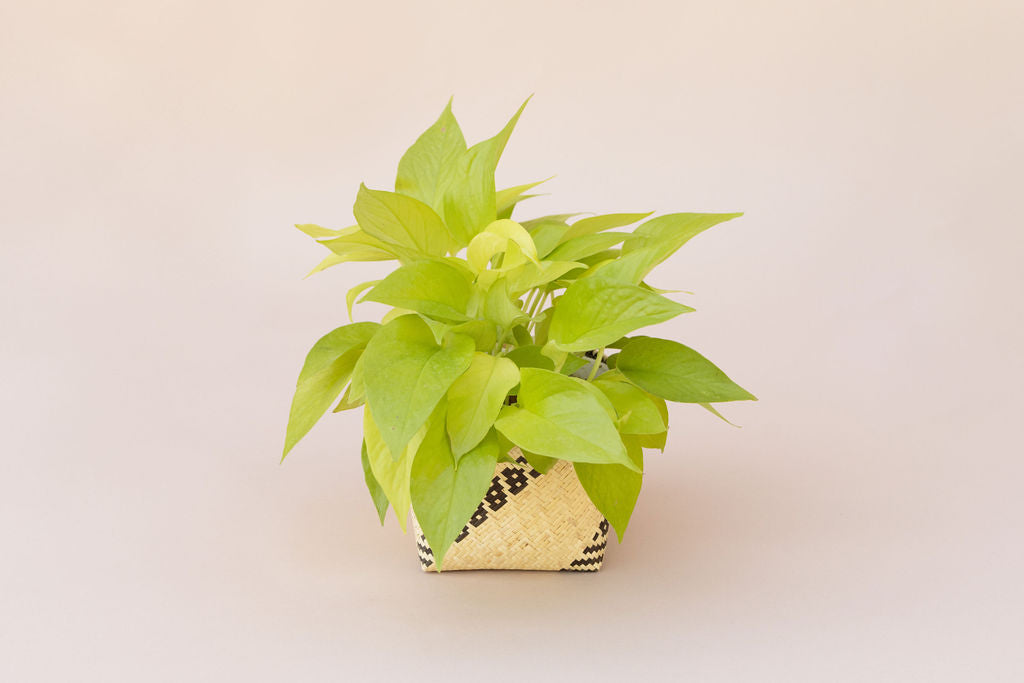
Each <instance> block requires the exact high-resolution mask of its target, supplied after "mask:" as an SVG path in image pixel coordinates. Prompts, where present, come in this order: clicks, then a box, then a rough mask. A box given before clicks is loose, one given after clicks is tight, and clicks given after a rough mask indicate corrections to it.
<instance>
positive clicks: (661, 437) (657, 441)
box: [622, 431, 668, 453]
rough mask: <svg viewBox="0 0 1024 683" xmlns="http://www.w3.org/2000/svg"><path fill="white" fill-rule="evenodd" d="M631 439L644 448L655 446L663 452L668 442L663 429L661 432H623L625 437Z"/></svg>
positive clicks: (666, 434)
mask: <svg viewBox="0 0 1024 683" xmlns="http://www.w3.org/2000/svg"><path fill="white" fill-rule="evenodd" d="M627 437H628V438H631V439H633V440H634V441H635V442H636V443H637V444H639V445H640V446H643V447H644V448H657V449H658V450H659V451H661V452H662V453H664V452H665V444H667V443H668V432H667V431H664V432H662V433H661V434H624V435H623V436H622V438H623V439H625V438H627Z"/></svg>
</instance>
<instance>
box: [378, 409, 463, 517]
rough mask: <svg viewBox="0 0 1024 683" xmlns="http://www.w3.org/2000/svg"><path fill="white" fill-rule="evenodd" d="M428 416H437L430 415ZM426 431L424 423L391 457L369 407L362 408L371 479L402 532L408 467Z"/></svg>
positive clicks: (406, 499)
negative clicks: (386, 500)
mask: <svg viewBox="0 0 1024 683" xmlns="http://www.w3.org/2000/svg"><path fill="white" fill-rule="evenodd" d="M430 419H438V418H437V417H436V415H434V416H432V417H431V418H430ZM440 419H442V420H443V419H444V416H443V415H442V416H441V418H440ZM426 432H427V424H424V425H423V426H422V427H420V429H418V430H417V431H416V434H414V435H413V437H412V439H410V440H409V443H408V444H407V445H406V447H405V448H403V449H402V450H401V451H398V454H399V455H398V456H397V457H395V456H392V454H391V453H392V452H391V451H390V450H389V449H388V445H387V443H385V441H384V436H383V434H381V431H380V428H379V427H378V425H377V423H376V422H375V421H374V419H373V415H372V414H371V412H370V406H366V408H364V409H363V440H364V443H365V444H366V458H367V460H369V462H370V470H371V471H372V473H373V476H374V478H375V479H376V480H377V483H379V484H380V487H381V490H383V491H384V495H386V496H387V498H388V501H389V502H390V503H391V507H392V508H394V510H395V516H396V517H397V518H398V525H399V526H400V527H402V533H405V522H406V518H407V517H408V515H409V505H410V497H409V475H410V472H411V470H412V463H413V458H414V456H415V455H416V451H417V450H419V447H420V443H421V442H422V441H423V438H424V436H425V435H426Z"/></svg>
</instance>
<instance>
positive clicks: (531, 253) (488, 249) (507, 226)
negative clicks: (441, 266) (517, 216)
mask: <svg viewBox="0 0 1024 683" xmlns="http://www.w3.org/2000/svg"><path fill="white" fill-rule="evenodd" d="M514 247H518V249H514ZM498 254H505V258H504V259H503V260H502V266H501V271H502V272H505V271H508V270H511V269H512V268H514V267H516V266H519V265H521V264H523V263H525V262H526V260H529V261H532V262H535V263H536V262H537V247H536V245H534V243H533V238H532V237H530V233H528V232H527V231H526V229H525V228H523V226H521V225H519V224H518V223H516V222H515V221H513V220H509V219H501V220H496V221H494V222H493V223H491V224H490V225H488V226H487V227H486V228H484V230H483V231H482V232H480V233H479V234H478V235H476V236H475V237H473V239H472V240H470V242H469V246H468V247H467V248H466V260H467V261H468V262H469V267H470V269H471V270H472V271H473V272H474V273H477V274H479V273H481V272H483V271H484V270H486V269H487V266H488V264H489V263H490V261H491V259H492V258H494V257H495V256H496V255H498ZM517 257H518V258H517Z"/></svg>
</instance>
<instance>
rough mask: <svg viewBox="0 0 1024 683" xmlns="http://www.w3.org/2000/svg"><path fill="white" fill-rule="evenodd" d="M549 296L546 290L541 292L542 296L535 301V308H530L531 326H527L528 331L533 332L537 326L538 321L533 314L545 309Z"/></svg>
mask: <svg viewBox="0 0 1024 683" xmlns="http://www.w3.org/2000/svg"><path fill="white" fill-rule="evenodd" d="M538 291H540V290H538ZM547 298H548V293H547V292H546V291H545V292H541V295H540V298H538V299H537V301H535V302H534V305H533V308H532V309H531V310H530V324H529V327H528V328H527V329H528V331H529V332H530V334H533V328H535V327H536V326H537V323H536V322H535V321H534V320H533V316H535V315H536V314H537V312H538V311H541V310H543V309H544V301H545V300H547Z"/></svg>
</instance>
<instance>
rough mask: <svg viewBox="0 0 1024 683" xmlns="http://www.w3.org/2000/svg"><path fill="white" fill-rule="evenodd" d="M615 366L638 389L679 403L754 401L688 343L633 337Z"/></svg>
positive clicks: (754, 399) (752, 397)
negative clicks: (685, 344) (687, 344)
mask: <svg viewBox="0 0 1024 683" xmlns="http://www.w3.org/2000/svg"><path fill="white" fill-rule="evenodd" d="M615 367H616V368H617V369H618V371H619V372H621V373H622V374H623V375H625V376H626V378H627V379H628V380H629V381H630V382H632V383H634V384H636V385H637V386H638V387H640V388H641V389H643V390H645V391H648V392H650V393H652V394H654V395H655V396H661V397H662V398H666V399H668V400H669V401H676V402H678V403H720V402H723V401H756V400H757V399H756V398H755V397H754V395H753V394H751V393H750V392H748V391H747V390H746V389H744V388H743V387H741V386H739V385H738V384H736V383H735V382H733V381H732V380H731V379H729V378H728V377H727V376H726V374H725V373H724V372H722V371H721V370H719V369H718V368H717V367H716V366H715V365H714V364H713V363H712V362H711V361H709V360H708V359H707V358H705V357H704V356H702V355H700V354H699V353H697V352H696V351H694V350H693V349H691V348H690V347H688V346H684V345H683V344H680V343H679V342H674V341H670V340H668V339H658V338H656V337H634V338H633V339H631V340H630V341H629V343H628V344H626V345H625V347H623V349H622V351H621V352H620V353H619V354H618V361H617V362H616V365H615Z"/></svg>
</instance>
